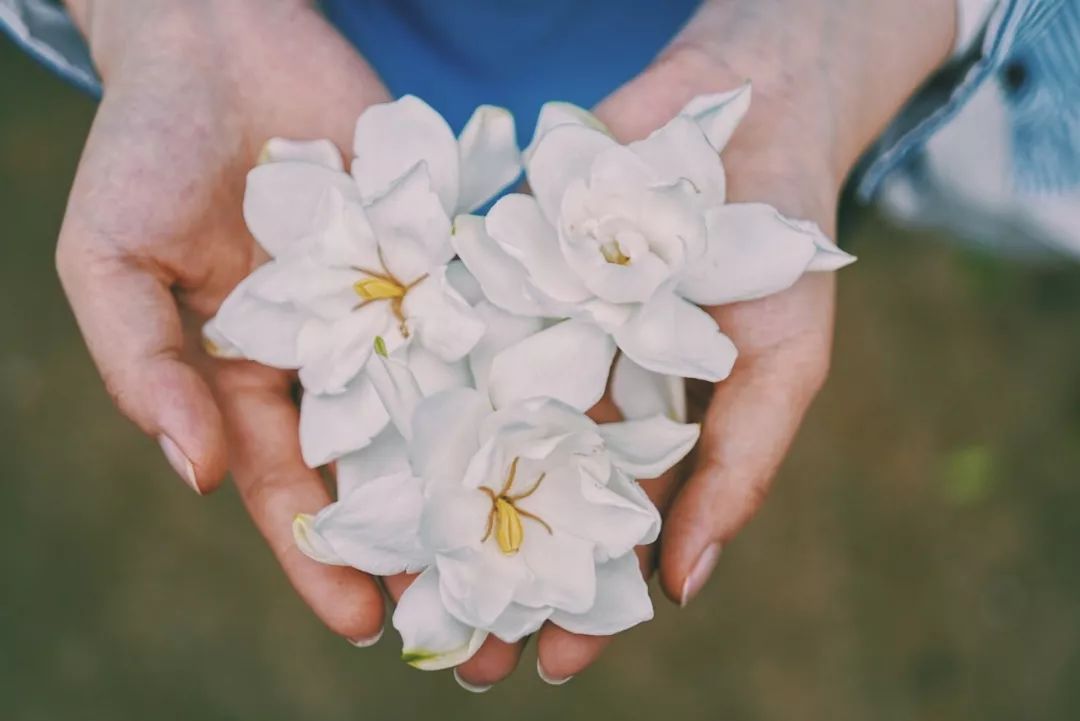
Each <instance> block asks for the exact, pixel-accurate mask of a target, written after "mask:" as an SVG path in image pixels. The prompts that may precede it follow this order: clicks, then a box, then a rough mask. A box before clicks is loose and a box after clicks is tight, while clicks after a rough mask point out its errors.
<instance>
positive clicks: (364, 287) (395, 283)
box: [353, 247, 428, 338]
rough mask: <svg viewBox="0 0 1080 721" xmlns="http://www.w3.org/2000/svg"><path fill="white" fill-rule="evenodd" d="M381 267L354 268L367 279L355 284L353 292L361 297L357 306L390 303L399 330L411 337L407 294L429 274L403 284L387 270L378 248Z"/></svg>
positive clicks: (380, 249) (380, 250) (403, 334)
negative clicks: (375, 268)
mask: <svg viewBox="0 0 1080 721" xmlns="http://www.w3.org/2000/svg"><path fill="white" fill-rule="evenodd" d="M377 250H378V254H379V265H380V266H382V267H381V268H380V269H379V270H371V269H369V268H361V267H354V268H353V270H355V271H357V272H359V273H363V274H364V275H365V276H367V277H366V278H361V279H360V280H358V281H356V282H355V283H353V291H355V292H356V294H357V295H358V296H360V302H359V303H358V304H357V305H356V307H357V308H363V307H364V306H365V305H367V304H368V303H374V302H375V301H380V300H386V301H390V311H391V312H392V313H393V314H394V317H395V318H397V321H398V328H399V329H400V330H401V335H402V336H404V337H406V338H408V337H409V324H408V323H407V322H406V319H405V310H404V307H403V304H404V301H405V294H406V293H408V292H409V291H410V290H412V288H413V287H415V286H416V285H417V284H418V283H420V281H422V280H424V279H425V278H427V277H428V274H427V273H424V274H423V275H421V276H420V277H419V278H417V279H416V280H414V281H413V282H411V283H402V282H401V281H400V280H398V279H397V278H396V277H394V274H393V273H391V272H390V271H389V270H387V269H386V260H385V259H384V258H383V252H382V248H381V247H380V248H378V249H377Z"/></svg>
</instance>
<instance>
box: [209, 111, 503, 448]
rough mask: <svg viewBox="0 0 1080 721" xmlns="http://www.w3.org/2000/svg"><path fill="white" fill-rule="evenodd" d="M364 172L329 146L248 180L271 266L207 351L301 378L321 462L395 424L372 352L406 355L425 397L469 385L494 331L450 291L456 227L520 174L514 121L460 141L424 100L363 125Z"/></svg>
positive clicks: (479, 127) (234, 299)
mask: <svg viewBox="0 0 1080 721" xmlns="http://www.w3.org/2000/svg"><path fill="white" fill-rule="evenodd" d="M354 150H355V154H356V157H355V159H354V161H353V163H352V175H349V174H347V173H345V172H344V170H343V169H342V163H341V158H340V155H339V154H338V153H337V151H336V150H335V149H334V146H333V145H332V144H330V143H329V142H328V141H314V142H303V143H296V142H289V141H282V140H274V141H271V142H270V143H269V144H268V145H267V148H266V151H265V152H264V157H263V158H262V160H263V161H264V162H262V164H260V165H259V166H258V167H256V168H255V169H254V170H252V171H251V173H250V174H249V176H248V186H247V192H246V194H245V198H244V217H245V220H246V221H247V224H248V227H249V228H250V230H251V232H252V234H253V235H254V236H255V238H256V240H257V241H258V242H259V243H260V245H262V246H263V247H264V248H265V249H266V251H267V252H268V253H270V254H271V256H273V258H272V260H271V261H270V262H268V263H266V264H265V265H263V266H261V267H259V268H258V269H257V270H255V272H254V273H252V274H251V275H250V276H249V277H248V278H246V279H245V280H244V281H243V282H242V283H241V284H240V285H239V286H237V288H236V289H235V290H234V291H233V293H232V294H231V295H230V296H229V297H228V298H227V299H226V300H225V302H224V303H223V304H222V306H221V309H220V310H219V312H218V314H217V316H216V317H215V318H214V319H212V321H211V322H210V323H209V324H208V325H207V328H206V331H205V336H206V338H207V341H208V342H209V343H208V347H210V348H211V349H212V350H216V351H217V354H218V355H222V356H228V357H237V356H241V357H246V358H249V359H252V360H255V361H258V362H260V363H263V364H265V365H269V366H274V367H278V368H290V369H292V368H295V369H299V375H300V380H301V382H302V383H303V385H304V388H305V391H306V394H305V397H304V407H303V409H302V414H301V446H302V449H303V452H304V457H305V460H306V461H307V463H308V464H309V465H313V466H314V465H320V464H322V463H325V462H327V461H329V460H331V459H333V458H335V457H337V456H340V455H342V454H344V453H348V452H349V451H352V450H355V449H357V448H360V447H362V446H363V445H365V444H366V443H367V442H368V441H369V440H370V439H371V438H372V437H374V436H375V435H376V434H377V433H378V432H379V431H380V430H381V429H382V428H383V427H384V426H385V425H386V423H387V420H388V415H387V413H386V411H385V410H384V409H383V408H382V407H381V405H380V404H379V403H378V401H377V397H376V395H375V393H374V391H373V389H372V387H371V384H370V381H369V380H368V379H367V378H366V376H365V374H363V373H362V371H363V369H364V368H365V366H366V365H367V361H368V359H369V357H370V355H371V349H372V343H373V341H374V339H375V338H376V337H382V338H383V339H384V343H385V345H386V347H387V350H388V352H390V353H395V354H396V355H400V356H401V357H403V358H405V359H406V361H407V362H408V363H409V365H410V366H411V367H413V371H414V373H415V375H416V376H417V377H418V378H419V379H420V380H421V381H422V383H423V384H424V386H425V390H426V391H428V392H432V391H434V390H437V389H440V388H445V387H452V386H455V385H462V384H464V382H465V381H466V380H467V369H466V368H465V365H464V363H463V362H462V359H463V357H464V356H465V354H466V353H468V351H469V350H470V349H471V348H472V346H473V345H475V343H476V342H477V340H478V339H479V338H480V336H481V334H482V333H483V323H482V321H481V320H480V318H479V317H478V315H477V314H476V313H474V312H473V311H472V309H471V308H470V307H469V305H468V303H466V302H465V301H464V300H463V299H462V298H461V296H460V294H459V293H458V292H457V291H456V290H455V289H454V287H453V286H452V284H451V283H450V282H449V281H448V278H447V272H448V269H449V268H448V264H449V263H450V260H451V258H452V257H453V250H452V248H451V246H450V243H449V236H450V222H449V214H452V213H454V212H457V211H461V210H467V209H472V208H475V207H477V206H478V205H480V204H482V203H484V202H486V201H487V200H488V199H489V198H490V197H491V196H492V195H493V194H494V193H496V192H497V191H498V190H499V189H500V188H501V187H503V186H505V185H506V184H507V183H509V182H511V181H512V180H513V179H514V178H515V177H516V176H517V175H518V173H519V169H520V163H519V157H518V156H519V153H518V151H517V148H516V146H515V142H514V125H513V119H512V118H511V116H510V115H509V114H508V113H507V112H506V111H504V110H501V109H498V108H493V107H489V106H485V107H482V108H480V109H478V110H477V111H476V113H475V114H474V115H473V117H472V119H471V120H470V121H469V123H468V124H467V126H466V128H465V130H464V131H463V133H462V136H461V139H460V140H457V139H455V138H454V136H453V134H452V133H451V131H450V129H449V127H448V126H447V125H446V123H445V121H444V120H443V119H442V118H441V117H440V116H439V115H438V113H436V112H435V111H434V110H432V109H431V108H430V107H428V106H427V105H426V104H424V103H423V102H422V101H420V100H418V99H417V98H414V97H411V96H407V97H404V98H402V99H401V100H398V101H395V102H393V103H387V104H384V105H377V106H372V107H371V108H369V109H368V110H367V111H366V112H365V113H364V114H363V115H362V116H361V117H360V119H359V120H358V121H357V127H356V136H355V147H354Z"/></svg>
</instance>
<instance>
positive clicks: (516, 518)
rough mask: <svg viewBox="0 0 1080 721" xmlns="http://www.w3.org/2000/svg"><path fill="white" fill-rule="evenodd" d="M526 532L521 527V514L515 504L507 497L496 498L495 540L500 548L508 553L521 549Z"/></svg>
mask: <svg viewBox="0 0 1080 721" xmlns="http://www.w3.org/2000/svg"><path fill="white" fill-rule="evenodd" d="M524 536H525V532H524V531H523V530H522V528H521V516H520V515H519V514H518V510H517V509H516V508H514V504H513V503H511V502H510V501H508V500H506V499H505V498H496V499H495V540H496V541H498V543H499V550H501V551H502V552H503V553H505V554H507V555H511V554H514V553H517V552H518V551H519V550H520V549H521V541H522V540H523V538H524Z"/></svg>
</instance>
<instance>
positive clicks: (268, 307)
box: [211, 261, 306, 368]
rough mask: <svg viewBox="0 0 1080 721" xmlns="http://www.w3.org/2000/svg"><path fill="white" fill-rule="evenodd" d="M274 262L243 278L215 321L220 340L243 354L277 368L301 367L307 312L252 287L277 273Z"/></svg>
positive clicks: (214, 324) (215, 329) (222, 305)
mask: <svg viewBox="0 0 1080 721" xmlns="http://www.w3.org/2000/svg"><path fill="white" fill-rule="evenodd" d="M272 262H273V261H271V263H272ZM271 263H267V264H266V265H263V266H260V267H259V268H257V269H256V270H255V271H254V272H253V273H252V274H251V275H249V276H248V277H247V278H245V279H244V280H242V281H241V282H240V284H239V285H238V286H236V288H234V289H233V291H232V293H230V294H229V295H228V297H226V298H225V301H224V302H223V303H222V304H221V307H220V308H219V309H218V312H217V315H216V316H214V318H213V320H212V321H211V323H212V324H213V329H214V331H215V333H216V334H218V336H219V340H224V341H225V342H226V343H227V344H228V346H229V347H231V348H232V349H233V350H234V351H238V352H239V353H240V354H242V355H243V357H245V358H249V359H251V360H254V361H258V362H259V363H262V364H263V365H268V366H271V367H273V368H298V367H299V366H300V356H299V352H298V338H299V336H300V329H301V327H302V326H303V324H304V321H305V319H306V314H304V313H302V312H300V311H299V310H297V309H296V308H295V307H294V306H293V305H291V304H288V303H271V302H269V301H266V300H263V299H262V298H259V297H257V296H254V295H252V293H251V289H252V286H255V285H258V283H259V281H260V279H261V278H262V277H264V276H265V275H266V274H267V273H273V272H274V269H273V268H272V267H270V266H271ZM215 342H218V341H215Z"/></svg>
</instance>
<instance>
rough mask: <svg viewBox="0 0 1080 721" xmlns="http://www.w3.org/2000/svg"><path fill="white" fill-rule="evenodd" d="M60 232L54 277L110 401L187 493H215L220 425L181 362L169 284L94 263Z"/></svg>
mask: <svg viewBox="0 0 1080 721" xmlns="http://www.w3.org/2000/svg"><path fill="white" fill-rule="evenodd" d="M65 230H66V231H67V232H66V233H65V232H62V234H61V241H60V244H59V246H58V249H57V270H58V272H59V275H60V280H61V283H62V284H63V287H64V291H65V293H66V294H67V296H68V300H69V301H70V303H71V307H72V309H73V310H74V312H75V317H76V320H77V321H78V324H79V328H80V330H81V331H82V334H83V337H84V338H85V339H86V344H87V346H88V348H89V350H90V354H91V355H92V356H93V358H94V362H95V363H96V364H97V367H98V370H99V371H100V373H101V376H102V379H103V380H104V382H105V387H106V389H107V390H108V392H109V395H110V396H111V397H112V399H113V401H114V402H115V403H116V405H117V407H118V408H119V409H120V411H121V412H123V413H124V415H126V416H127V417H128V418H130V419H131V420H132V421H134V423H135V424H136V425H137V426H139V428H141V429H142V431H143V432H144V433H146V434H147V435H149V436H151V437H153V438H154V439H156V440H157V442H158V443H159V444H160V446H161V449H162V451H163V453H164V454H165V457H166V459H167V460H168V462H169V464H170V465H171V466H172V467H173V469H174V470H175V471H176V472H177V473H178V474H179V475H180V477H181V478H182V479H183V480H184V481H185V482H186V483H187V484H188V485H189V486H191V487H192V489H194V490H195V491H196V492H197V493H199V494H203V493H207V492H209V491H212V490H213V489H214V488H216V487H217V485H218V484H219V483H220V481H221V478H222V477H223V476H224V474H225V467H226V449H225V440H224V430H223V426H222V419H221V415H220V413H219V412H218V409H217V406H216V404H215V403H214V399H213V396H212V395H211V393H210V389H209V388H208V387H207V385H206V383H205V382H204V381H203V379H202V377H201V376H200V375H199V374H198V372H197V371H196V370H195V369H194V368H193V367H191V366H190V365H188V364H187V363H185V362H184V361H183V360H181V355H182V351H183V342H184V341H183V339H184V333H183V329H182V326H181V321H180V315H179V312H178V310H177V307H176V301H175V299H174V298H173V295H172V293H171V292H170V290H169V287H168V284H167V283H166V282H165V280H164V279H163V278H162V277H158V276H157V275H155V274H154V272H153V270H152V269H151V268H148V267H147V266H146V263H145V262H142V263H136V262H135V261H133V260H130V259H126V258H120V257H109V256H106V257H104V258H102V257H98V254H97V253H93V252H88V251H87V250H86V248H87V247H89V243H88V242H87V240H86V236H84V235H78V234H76V233H73V232H71V231H70V229H65Z"/></svg>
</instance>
